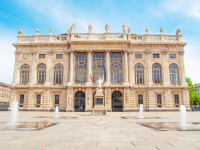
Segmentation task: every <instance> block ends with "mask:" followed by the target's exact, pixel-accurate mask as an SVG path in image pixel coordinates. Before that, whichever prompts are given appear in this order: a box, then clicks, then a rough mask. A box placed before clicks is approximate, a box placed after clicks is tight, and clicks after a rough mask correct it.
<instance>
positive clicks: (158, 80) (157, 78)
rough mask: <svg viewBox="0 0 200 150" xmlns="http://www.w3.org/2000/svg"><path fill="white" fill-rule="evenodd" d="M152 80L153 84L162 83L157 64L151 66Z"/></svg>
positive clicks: (160, 72) (159, 68)
mask: <svg viewBox="0 0 200 150" xmlns="http://www.w3.org/2000/svg"><path fill="white" fill-rule="evenodd" d="M152 80H153V83H162V71H161V67H160V65H159V64H153V66H152Z"/></svg>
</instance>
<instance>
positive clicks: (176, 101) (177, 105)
mask: <svg viewBox="0 0 200 150" xmlns="http://www.w3.org/2000/svg"><path fill="white" fill-rule="evenodd" d="M174 104H175V107H179V105H180V102H179V94H174Z"/></svg>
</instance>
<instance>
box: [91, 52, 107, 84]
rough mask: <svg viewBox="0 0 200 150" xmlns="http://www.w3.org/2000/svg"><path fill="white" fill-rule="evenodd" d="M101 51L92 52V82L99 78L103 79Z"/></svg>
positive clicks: (103, 65)
mask: <svg viewBox="0 0 200 150" xmlns="http://www.w3.org/2000/svg"><path fill="white" fill-rule="evenodd" d="M104 60H105V59H104V54H103V53H94V55H93V68H92V69H93V82H96V81H97V80H98V79H99V78H101V79H103V80H104V81H105V79H106V72H105V62H104Z"/></svg>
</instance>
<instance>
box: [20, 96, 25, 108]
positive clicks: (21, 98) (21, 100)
mask: <svg viewBox="0 0 200 150" xmlns="http://www.w3.org/2000/svg"><path fill="white" fill-rule="evenodd" d="M23 104H24V94H20V96H19V107H23Z"/></svg>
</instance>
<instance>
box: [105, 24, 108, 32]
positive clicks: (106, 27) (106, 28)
mask: <svg viewBox="0 0 200 150" xmlns="http://www.w3.org/2000/svg"><path fill="white" fill-rule="evenodd" d="M105 30H106V33H108V32H109V25H108V24H107V23H106V26H105Z"/></svg>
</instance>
